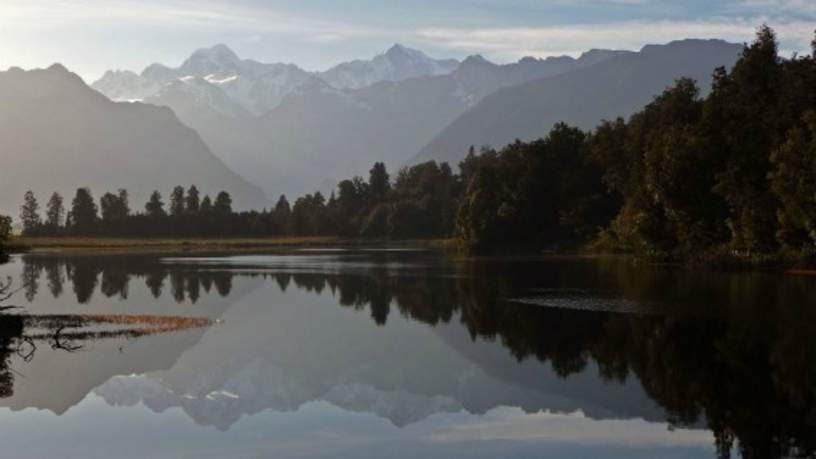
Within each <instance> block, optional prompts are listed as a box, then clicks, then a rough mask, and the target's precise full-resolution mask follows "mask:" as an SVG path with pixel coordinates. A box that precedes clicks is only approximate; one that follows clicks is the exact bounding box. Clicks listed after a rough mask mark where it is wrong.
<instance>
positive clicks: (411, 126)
mask: <svg viewBox="0 0 816 459" xmlns="http://www.w3.org/2000/svg"><path fill="white" fill-rule="evenodd" d="M619 54H620V52H615V51H603V52H600V51H599V52H594V53H588V54H587V55H585V56H582V57H581V58H579V59H573V58H570V57H559V58H548V59H543V60H542V59H533V58H526V59H523V60H521V61H519V62H518V63H514V64H508V65H496V64H493V63H490V62H488V61H487V60H485V59H483V58H481V57H478V56H472V57H470V58H468V59H467V60H465V61H464V62H463V63H462V64H461V65H460V66H459V67H458V68H457V69H456V70H455V71H454V72H453V73H450V74H448V75H441V76H427V77H421V78H409V79H406V80H402V81H397V82H390V81H381V82H378V83H375V84H372V85H369V86H366V87H364V88H360V89H355V90H350V89H349V90H340V89H337V88H334V87H332V86H331V85H329V84H328V83H326V82H324V81H322V80H321V79H319V78H317V77H314V78H312V79H311V80H309V81H307V82H305V83H304V84H303V85H301V86H300V87H299V88H298V89H297V90H296V91H293V92H292V93H291V94H290V95H289V96H287V97H286V98H284V100H283V101H281V103H280V104H279V105H278V106H276V107H274V108H273V109H271V110H269V111H268V112H267V113H265V114H264V115H262V116H260V117H254V116H249V117H241V116H230V115H229V114H228V113H227V112H228V110H225V109H222V108H218V107H216V106H211V107H207V104H202V103H201V101H204V100H208V99H207V98H203V97H187V98H181V97H173V98H171V97H168V93H167V91H166V90H165V91H162V93H160V94H159V95H157V96H155V97H150V98H148V99H146V101H147V102H150V103H154V104H157V105H166V106H169V107H171V108H172V109H173V110H174V111H175V112H176V114H177V115H178V116H179V118H180V119H181V120H182V121H183V122H184V123H186V124H187V125H188V126H190V127H192V128H194V129H196V130H197V131H198V132H199V133H200V134H201V136H202V138H203V139H204V140H205V142H207V144H208V145H210V147H211V148H212V149H213V151H214V152H215V153H216V154H218V155H219V156H220V157H221V158H223V159H224V161H226V162H227V164H229V165H230V167H232V168H233V169H234V170H236V171H237V172H238V173H240V174H241V175H242V176H244V177H246V178H248V179H249V180H250V181H252V182H254V183H258V184H260V185H261V186H263V187H264V190H265V191H266V192H267V193H268V194H269V195H270V196H275V195H277V194H280V193H286V194H289V195H290V196H292V195H299V194H303V193H307V192H313V191H315V189H316V188H320V189H321V190H322V191H324V192H327V191H330V190H331V189H332V188H333V187H334V185H335V184H336V183H337V181H338V180H339V179H343V178H346V177H350V176H352V175H355V174H360V175H365V174H367V172H368V169H369V168H370V167H371V164H372V163H373V162H374V161H383V162H385V163H386V164H387V165H388V166H389V167H390V168H391V170H392V172H393V171H394V169H396V168H397V167H399V166H400V165H402V164H404V163H405V161H407V160H408V159H409V158H411V156H412V155H414V154H415V153H416V152H417V151H419V150H420V149H421V148H422V147H423V146H424V145H426V144H427V142H428V141H430V139H431V138H432V137H433V136H434V135H435V134H437V133H438V132H439V131H440V130H441V129H442V128H443V127H444V126H446V125H447V124H448V123H450V122H452V121H453V120H454V119H456V117H458V116H459V115H460V114H462V113H463V112H464V111H465V110H467V109H468V108H469V107H471V106H472V105H473V104H475V103H476V102H478V101H479V100H481V99H482V98H483V97H484V96H485V95H487V94H490V93H492V92H494V91H495V90H496V89H498V88H501V87H505V86H510V85H514V84H518V83H523V82H526V81H530V80H532V79H536V78H541V77H544V76H550V75H556V74H559V73H563V72H567V71H570V70H574V69H576V68H582V67H585V66H587V65H591V64H592V63H595V62H598V61H601V60H603V59H608V58H612V57H614V56H617V55H619Z"/></svg>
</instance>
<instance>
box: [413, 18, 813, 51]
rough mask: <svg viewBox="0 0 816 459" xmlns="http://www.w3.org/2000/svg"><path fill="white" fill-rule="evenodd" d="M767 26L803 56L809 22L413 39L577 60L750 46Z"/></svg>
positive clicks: (596, 27)
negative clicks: (668, 46) (601, 51)
mask: <svg viewBox="0 0 816 459" xmlns="http://www.w3.org/2000/svg"><path fill="white" fill-rule="evenodd" d="M762 23H768V24H769V25H771V26H772V27H773V28H774V29H775V30H776V32H777V34H778V36H779V38H780V40H781V42H782V49H783V50H785V51H787V52H793V51H798V52H800V53H801V52H804V51H807V50H808V49H809V44H810V40H811V39H812V37H813V27H814V25H813V23H812V22H807V21H774V20H772V19H769V18H765V17H757V18H749V19H741V18H737V19H732V18H721V19H710V20H698V21H623V22H612V23H603V24H566V25H558V26H551V27H515V28H423V29H420V30H417V31H416V35H417V37H419V38H421V39H423V40H426V41H427V42H429V43H433V44H434V45H436V46H438V47H442V48H448V49H454V50H461V51H467V52H487V53H488V54H489V55H491V56H493V57H495V58H499V59H510V60H515V59H518V58H521V57H524V56H527V55H532V56H552V55H563V54H568V55H577V54H579V53H581V52H582V51H586V50H587V49H591V48H598V47H603V48H614V49H629V50H637V49H640V48H641V47H643V46H644V45H646V44H650V43H666V42H669V41H672V40H678V39H683V38H721V39H724V40H727V41H732V42H738V43H741V42H748V41H751V40H752V38H753V36H754V34H755V32H756V29H757V27H758V26H759V25H760V24H762Z"/></svg>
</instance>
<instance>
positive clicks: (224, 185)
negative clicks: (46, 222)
mask: <svg viewBox="0 0 816 459" xmlns="http://www.w3.org/2000/svg"><path fill="white" fill-rule="evenodd" d="M0 99H2V100H3V105H2V107H0V152H2V154H0V213H6V214H10V215H14V216H16V215H17V214H18V213H19V211H18V206H19V205H20V203H21V201H22V197H23V193H24V192H25V191H26V190H27V189H33V191H34V192H35V193H36V194H37V196H38V197H39V199H40V202H41V205H42V206H44V205H45V202H46V201H47V199H48V196H49V195H50V193H51V192H53V191H59V192H60V193H62V194H63V195H64V196H65V197H66V203H68V204H70V199H71V198H72V197H73V194H74V191H75V189H76V188H77V187H81V186H88V187H91V188H92V189H93V190H94V191H95V192H97V193H102V192H103V191H108V190H111V191H115V190H116V189H118V188H126V189H128V190H129V191H130V193H131V207H132V208H133V209H134V210H141V209H142V206H143V204H144V202H145V201H146V200H147V197H148V195H149V193H150V192H151V191H152V190H154V189H159V190H160V191H161V192H162V193H163V194H164V195H165V200H166V199H167V195H168V194H169V192H170V190H171V188H172V186H174V185H176V184H184V185H189V184H193V183H194V184H196V185H197V186H198V187H199V188H200V189H202V191H203V192H205V193H215V192H217V191H219V190H222V189H223V190H227V191H228V192H230V193H231V195H232V197H233V201H234V203H235V206H236V207H238V208H248V207H260V206H263V205H266V204H267V202H266V200H265V197H264V195H263V192H262V191H261V190H260V189H259V188H257V187H256V186H254V185H252V184H250V183H249V182H247V181H246V180H244V179H243V178H241V177H240V176H238V175H237V174H235V173H234V172H232V171H231V170H230V169H229V168H227V167H226V166H225V165H224V163H223V162H222V161H221V160H220V159H218V158H216V157H215V156H214V155H213V154H212V153H211V152H210V150H209V148H208V147H207V146H206V145H205V144H204V142H203V141H202V140H201V138H200V137H199V136H198V134H196V132H195V131H193V130H192V129H190V128H188V127H186V126H184V125H183V124H181V122H179V120H178V119H177V118H176V116H175V115H174V114H173V112H172V111H171V110H169V109H167V108H161V107H155V106H152V105H146V104H140V103H114V102H111V101H110V100H108V99H107V98H105V97H104V96H102V95H100V94H99V93H97V92H96V91H94V90H92V89H91V88H89V87H88V86H86V85H85V84H84V83H83V82H82V80H81V79H80V78H79V77H78V76H77V75H75V74H73V73H70V72H68V71H67V70H66V69H65V68H64V67H62V66H61V65H59V64H55V65H53V66H51V67H49V68H48V69H46V70H32V71H23V70H20V69H11V70H9V71H7V72H0ZM96 197H97V198H98V197H99V196H96Z"/></svg>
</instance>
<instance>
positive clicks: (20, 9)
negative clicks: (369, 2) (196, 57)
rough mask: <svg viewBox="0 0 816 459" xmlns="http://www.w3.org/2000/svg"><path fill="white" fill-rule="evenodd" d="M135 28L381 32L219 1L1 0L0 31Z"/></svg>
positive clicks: (337, 33) (356, 34) (354, 34)
mask: <svg viewBox="0 0 816 459" xmlns="http://www.w3.org/2000/svg"><path fill="white" fill-rule="evenodd" d="M100 25H109V26H116V27H122V26H136V27H172V28H182V29H198V30H205V31H206V30H207V29H212V30H218V31H235V32H244V33H265V34H289V35H291V34H300V35H318V36H320V35H331V36H334V37H341V38H354V37H365V36H370V35H372V34H378V33H381V31H379V30H376V29H373V28H371V27H364V26H360V25H356V24H347V23H343V22H336V21H329V20H320V19H314V18H309V17H304V16H298V15H293V14H288V13H285V12H281V11H277V10H275V9H272V8H251V7H246V6H239V5H236V4H234V3H225V2H222V1H207V0H199V1H190V0H170V1H156V0H139V1H137V0H84V1H83V0H3V1H2V3H0V27H3V28H6V29H8V28H12V29H13V28H25V27H37V28H46V27H55V28H60V27H71V26H82V27H92V26H100Z"/></svg>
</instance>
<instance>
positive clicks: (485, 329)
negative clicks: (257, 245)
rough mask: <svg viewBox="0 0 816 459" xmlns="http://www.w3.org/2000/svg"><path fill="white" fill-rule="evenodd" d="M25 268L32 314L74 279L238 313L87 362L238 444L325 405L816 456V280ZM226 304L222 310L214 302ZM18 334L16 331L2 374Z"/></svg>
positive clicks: (483, 268) (747, 452) (112, 387)
mask: <svg viewBox="0 0 816 459" xmlns="http://www.w3.org/2000/svg"><path fill="white" fill-rule="evenodd" d="M21 261H22V265H21V269H20V270H19V272H20V274H19V276H20V285H21V286H22V288H23V294H24V297H25V299H26V301H27V302H28V303H29V305H28V308H36V304H37V302H38V299H39V298H42V297H44V296H51V297H52V298H64V297H65V295H64V292H65V291H66V290H67V287H66V285H68V284H70V285H71V288H72V291H73V294H74V296H75V299H76V302H77V303H79V304H80V305H91V304H92V303H93V302H94V298H95V295H101V296H102V297H103V298H105V299H111V300H116V301H118V302H126V301H128V300H129V299H130V297H131V293H132V292H133V293H135V290H138V289H142V290H144V291H145V292H149V295H151V296H152V297H153V298H156V299H172V302H174V303H175V304H178V305H180V306H184V307H188V306H192V307H196V308H201V312H202V313H206V314H210V315H213V316H214V317H213V318H215V317H221V318H223V319H224V326H223V327H214V328H212V329H210V330H207V331H206V333H204V332H196V333H195V335H194V336H182V337H180V338H168V340H165V341H163V342H162V346H161V348H160V349H161V354H162V356H161V357H159V356H157V355H156V354H155V350H156V348H155V347H152V348H150V350H148V349H145V350H144V351H143V352H140V353H137V354H138V356H137V357H136V358H135V359H132V360H130V361H128V362H127V364H126V365H125V366H124V367H123V366H122V365H121V364H114V363H104V364H103V363H101V362H99V361H96V362H92V363H88V365H93V366H94V368H95V369H96V370H97V373H95V381H100V382H104V384H102V385H101V386H99V384H97V386H99V387H97V386H95V385H93V384H86V385H84V386H83V387H87V388H88V389H87V390H88V391H90V390H91V389H92V388H94V387H97V388H96V390H95V392H96V393H97V394H98V395H100V396H101V397H103V398H104V399H105V400H106V401H108V403H110V404H113V405H125V406H130V405H133V404H135V403H138V402H142V403H144V404H145V405H147V406H148V407H151V408H152V409H154V410H156V411H163V410H164V409H167V408H168V407H170V406H176V407H181V408H182V409H184V410H185V412H186V413H187V414H188V415H189V416H191V417H192V418H193V419H194V420H196V422H198V423H199V424H203V425H213V426H216V427H218V428H219V429H221V430H228V429H230V428H231V427H232V426H233V425H234V424H235V423H236V422H237V421H238V420H239V419H241V417H242V416H245V415H252V414H255V413H258V412H260V411H262V410H265V409H274V410H276V411H281V412H286V411H292V410H297V409H299V408H301V407H303V406H304V405H305V404H308V403H310V402H313V401H315V400H320V401H327V402H330V403H332V404H333V405H335V406H339V407H342V408H344V409H347V410H350V411H363V412H372V413H376V414H378V415H380V416H382V417H385V418H387V419H389V420H390V421H391V422H392V423H393V424H395V425H398V426H406V425H410V424H412V423H417V422H420V421H422V420H425V419H427V418H428V417H429V416H431V415H433V414H435V413H454V412H458V411H459V410H465V411H467V412H469V413H475V414H485V413H488V412H489V411H490V410H493V409H497V408H500V407H519V408H521V409H522V410H523V411H524V412H526V413H536V412H542V411H543V412H561V413H573V412H576V411H580V412H582V413H585V414H586V415H587V416H589V417H591V418H593V419H610V418H626V419H630V418H642V419H645V420H647V421H667V422H669V423H670V425H672V426H674V427H676V428H682V427H688V428H701V427H703V426H704V427H706V428H708V429H710V430H711V431H712V432H713V434H714V438H715V442H716V451H717V454H718V456H720V457H728V456H729V455H731V454H732V453H733V452H734V451H738V452H739V453H740V455H741V456H743V457H763V458H764V457H806V456H809V455H813V454H814V452H816V433H815V432H816V403H814V402H815V401H816V400H815V398H816V366H814V363H816V351H814V348H813V346H812V337H813V336H816V306H814V305H816V285H814V282H813V280H811V279H809V278H804V277H802V278H797V277H780V276H771V275H763V274H740V275H725V274H720V275H713V274H710V273H700V272H690V271H678V270H669V269H637V268H634V267H632V266H631V265H629V264H628V263H627V262H625V261H622V260H619V259H603V260H580V259H572V260H570V259H562V260H558V259H549V260H532V259H517V260H451V259H445V258H441V257H438V256H434V255H430V254H421V253H383V254H371V253H369V254H364V255H361V254H354V253H349V254H340V255H337V254H333V255H309V256H301V257H293V256H270V257H237V258H224V259H196V258H188V259H165V260H162V259H157V258H151V257H135V256H134V257H130V256H119V257H99V256H95V257H94V256H89V257H51V256H49V257H45V256H27V257H24V258H23V259H22V260H21ZM43 274H45V275H43ZM43 283H44V284H45V286H47V288H46V289H41V288H40V286H41V285H40V284H43ZM247 283H248V284H247ZM238 284H242V285H243V284H247V285H252V286H253V287H252V288H253V289H256V291H255V293H253V290H252V289H250V290H248V291H245V290H242V291H240V292H236V291H234V286H235V285H238ZM137 286H138V289H137V288H136V287H137ZM217 298H220V299H222V301H218V302H217V303H218V304H219V306H223V307H222V308H221V309H218V308H215V309H213V310H206V308H207V306H205V305H203V304H201V303H202V302H204V301H206V300H211V299H217ZM321 301H322V302H323V303H327V304H329V305H331V304H335V305H339V306H341V308H334V309H331V308H325V307H315V306H313V305H314V304H317V303H320V302H321ZM321 304H322V303H321ZM344 311H355V313H354V314H353V316H349V315H347V314H345V312H344ZM358 313H359V314H358ZM363 314H364V315H365V316H368V317H370V319H366V321H361V320H359V317H363ZM412 324H424V325H423V327H422V328H418V327H416V326H415V325H412ZM21 334H22V331H18V330H16V329H14V330H10V331H9V336H8V337H5V335H4V336H0V345H2V349H3V350H2V351H0V352H3V355H5V356H6V358H5V359H3V365H5V366H4V367H3V368H0V377H2V378H6V377H7V376H6V375H10V371H6V370H8V365H9V362H10V360H9V356H10V355H11V354H12V353H13V352H15V351H14V350H12V347H10V343H11V342H12V341H15V340H16V341H18V342H19V338H20V336H21ZM158 360H160V361H158ZM105 365H108V367H106V369H104V370H99V368H102V367H105ZM117 375H119V376H117ZM121 375H129V376H121ZM12 379H13V378H12ZM1 382H3V381H0V383H1ZM78 386H82V385H81V384H78ZM11 387H12V384H11V382H10V383H9V384H4V387H3V389H2V390H3V391H4V392H3V396H4V397H12V396H13V394H12V393H11V391H12V389H11ZM16 406H19V405H16Z"/></svg>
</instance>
